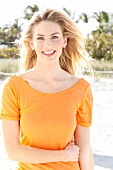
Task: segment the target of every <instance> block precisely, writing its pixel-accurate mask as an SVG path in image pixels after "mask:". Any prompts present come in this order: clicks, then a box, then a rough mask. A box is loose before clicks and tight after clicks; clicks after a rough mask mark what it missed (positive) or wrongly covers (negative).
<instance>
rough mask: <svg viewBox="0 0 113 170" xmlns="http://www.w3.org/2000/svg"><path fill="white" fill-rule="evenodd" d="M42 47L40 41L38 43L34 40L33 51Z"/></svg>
mask: <svg viewBox="0 0 113 170" xmlns="http://www.w3.org/2000/svg"><path fill="white" fill-rule="evenodd" d="M41 48H42V43H40V42H38V43H37V42H34V49H35V51H37V52H38V51H39V50H40V49H41Z"/></svg>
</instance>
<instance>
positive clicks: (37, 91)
mask: <svg viewBox="0 0 113 170" xmlns="http://www.w3.org/2000/svg"><path fill="white" fill-rule="evenodd" d="M16 77H18V78H19V79H20V80H21V81H22V82H23V83H24V85H25V86H26V87H27V88H29V89H31V90H32V91H34V92H36V93H38V94H42V95H59V94H63V93H66V92H68V91H70V90H72V89H73V88H75V87H76V86H78V85H79V84H80V83H81V82H82V81H83V80H84V78H81V79H80V80H79V81H78V82H76V83H75V84H73V85H72V86H70V87H68V88H66V89H64V90H62V91H59V92H54V93H46V92H42V91H39V90H36V89H35V88H33V87H32V86H30V85H29V84H28V83H27V82H26V81H25V79H24V78H23V77H21V76H20V75H18V76H16Z"/></svg>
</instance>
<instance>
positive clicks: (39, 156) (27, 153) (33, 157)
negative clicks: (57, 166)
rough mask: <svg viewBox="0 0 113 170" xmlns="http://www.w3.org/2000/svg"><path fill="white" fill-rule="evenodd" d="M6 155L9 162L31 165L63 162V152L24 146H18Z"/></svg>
mask: <svg viewBox="0 0 113 170" xmlns="http://www.w3.org/2000/svg"><path fill="white" fill-rule="evenodd" d="M8 155H9V159H10V160H14V161H18V162H27V163H33V164H38V163H47V162H57V161H65V156H64V153H63V150H44V149H39V148H34V147H27V146H24V145H18V146H17V147H15V148H14V149H13V150H12V152H10V154H8Z"/></svg>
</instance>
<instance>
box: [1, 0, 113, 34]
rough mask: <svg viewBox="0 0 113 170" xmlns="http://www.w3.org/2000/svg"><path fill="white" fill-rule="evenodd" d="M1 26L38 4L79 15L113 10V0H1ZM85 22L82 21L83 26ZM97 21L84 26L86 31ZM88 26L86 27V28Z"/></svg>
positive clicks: (40, 6) (42, 6) (21, 15)
mask: <svg viewBox="0 0 113 170" xmlns="http://www.w3.org/2000/svg"><path fill="white" fill-rule="evenodd" d="M0 1H1V2H0V26H2V25H5V24H10V23H12V22H14V19H16V18H20V17H23V16H24V12H23V11H24V9H25V8H26V7H27V6H28V5H30V6H33V5H34V4H36V5H37V6H38V7H39V9H40V10H41V9H43V8H48V7H49V8H54V9H63V7H65V8H66V9H67V10H70V11H72V13H73V12H75V16H76V17H77V16H78V15H79V14H80V13H82V12H85V13H86V14H93V12H100V11H106V12H113V5H112V4H113V0H9V1H8V0H0ZM82 24H83V23H80V24H79V25H80V27H81V28H82V27H83V26H82ZM95 25H96V23H94V20H93V21H91V20H90V28H89V27H88V26H84V31H85V30H87V29H89V30H90V29H92V28H93V27H94V26H95ZM85 27H86V28H85Z"/></svg>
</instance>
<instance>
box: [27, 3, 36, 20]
mask: <svg viewBox="0 0 113 170" xmlns="http://www.w3.org/2000/svg"><path fill="white" fill-rule="evenodd" d="M37 11H39V7H38V6H37V5H35V4H34V6H33V7H32V6H30V5H28V6H27V7H26V8H25V9H24V19H26V20H29V19H31V17H32V15H33V14H34V13H35V12H37Z"/></svg>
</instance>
